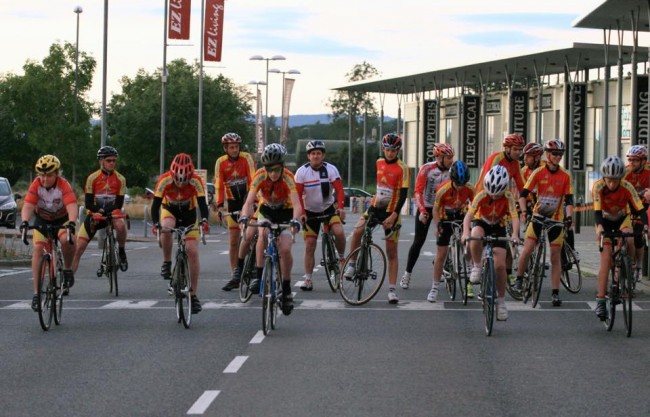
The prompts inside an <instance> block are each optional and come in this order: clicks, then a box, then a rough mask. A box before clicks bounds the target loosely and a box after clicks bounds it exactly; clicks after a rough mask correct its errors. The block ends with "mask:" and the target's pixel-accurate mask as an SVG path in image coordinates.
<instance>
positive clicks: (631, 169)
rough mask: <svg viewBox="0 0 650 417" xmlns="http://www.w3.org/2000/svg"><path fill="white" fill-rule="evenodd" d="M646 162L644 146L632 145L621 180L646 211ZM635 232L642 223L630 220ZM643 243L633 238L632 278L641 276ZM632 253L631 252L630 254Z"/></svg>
mask: <svg viewBox="0 0 650 417" xmlns="http://www.w3.org/2000/svg"><path fill="white" fill-rule="evenodd" d="M647 160H648V148H647V147H646V145H632V146H630V149H628V151H627V162H628V165H627V166H626V167H625V176H624V177H623V179H624V180H625V181H627V182H629V183H630V184H632V186H633V187H634V189H636V191H637V193H638V194H639V197H640V198H641V202H642V203H643V207H645V209H646V210H647V209H648V206H649V204H648V203H649V202H650V167H647V166H646V162H647ZM632 225H633V228H634V231H635V232H640V231H642V230H643V223H642V222H641V221H640V220H639V219H632ZM644 246H645V242H644V241H643V238H642V237H641V236H636V237H635V238H634V248H635V251H634V270H635V271H634V276H635V277H640V276H641V265H643V252H644ZM631 253H632V252H631Z"/></svg>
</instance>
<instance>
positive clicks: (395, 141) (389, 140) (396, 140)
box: [381, 133, 402, 150]
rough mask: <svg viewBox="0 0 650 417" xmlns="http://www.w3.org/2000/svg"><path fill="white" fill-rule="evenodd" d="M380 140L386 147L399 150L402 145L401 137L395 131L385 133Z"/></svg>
mask: <svg viewBox="0 0 650 417" xmlns="http://www.w3.org/2000/svg"><path fill="white" fill-rule="evenodd" d="M381 142H382V144H383V145H384V148H388V149H394V150H399V149H400V148H401V147H402V138H400V137H399V135H397V134H395V133H388V134H386V135H385V136H384V139H383V140H382V141H381Z"/></svg>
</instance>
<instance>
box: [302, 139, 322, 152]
mask: <svg viewBox="0 0 650 417" xmlns="http://www.w3.org/2000/svg"><path fill="white" fill-rule="evenodd" d="M305 148H306V149H307V154H309V153H310V152H311V151H315V150H321V151H323V152H325V142H323V141H322V140H310V141H309V142H307V146H306V147H305Z"/></svg>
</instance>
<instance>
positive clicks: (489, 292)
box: [467, 235, 510, 336]
mask: <svg viewBox="0 0 650 417" xmlns="http://www.w3.org/2000/svg"><path fill="white" fill-rule="evenodd" d="M467 240H480V241H481V242H483V245H484V247H483V256H482V257H481V292H480V293H479V299H480V300H481V303H482V305H483V318H484V319H485V334H486V335H487V336H490V335H492V327H493V326H494V308H495V305H496V302H497V290H496V280H497V276H496V270H495V269H494V253H493V250H492V249H493V247H494V244H495V243H496V242H509V241H510V239H509V238H508V237H497V236H492V235H488V236H482V237H471V236H470V237H468V238H467Z"/></svg>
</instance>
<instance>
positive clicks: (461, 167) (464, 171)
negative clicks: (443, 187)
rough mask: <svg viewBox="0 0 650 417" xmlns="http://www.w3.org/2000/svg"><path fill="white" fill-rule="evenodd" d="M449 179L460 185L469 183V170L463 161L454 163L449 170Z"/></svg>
mask: <svg viewBox="0 0 650 417" xmlns="http://www.w3.org/2000/svg"><path fill="white" fill-rule="evenodd" d="M449 178H451V180H452V181H453V182H455V183H456V184H459V185H465V184H467V183H468V182H469V169H468V168H467V165H466V164H465V162H463V161H454V162H453V163H452V164H451V168H449Z"/></svg>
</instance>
